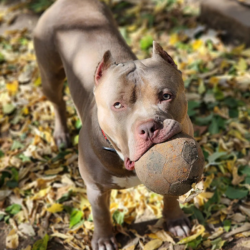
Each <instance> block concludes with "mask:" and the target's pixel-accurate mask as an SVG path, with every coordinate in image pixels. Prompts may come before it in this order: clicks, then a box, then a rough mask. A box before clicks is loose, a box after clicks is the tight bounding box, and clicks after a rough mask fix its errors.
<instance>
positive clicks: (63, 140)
mask: <svg viewBox="0 0 250 250" xmlns="http://www.w3.org/2000/svg"><path fill="white" fill-rule="evenodd" d="M53 137H54V140H55V143H56V145H57V147H58V148H60V149H65V148H68V147H70V146H71V139H70V135H69V133H54V135H53Z"/></svg>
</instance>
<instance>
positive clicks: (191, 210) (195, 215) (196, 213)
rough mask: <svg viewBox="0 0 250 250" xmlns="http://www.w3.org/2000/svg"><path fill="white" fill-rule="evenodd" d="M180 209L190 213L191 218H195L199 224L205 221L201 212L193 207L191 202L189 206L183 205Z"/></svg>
mask: <svg viewBox="0 0 250 250" xmlns="http://www.w3.org/2000/svg"><path fill="white" fill-rule="evenodd" d="M182 209H183V211H184V212H185V214H190V215H191V219H192V220H194V219H197V220H198V221H199V223H200V224H204V223H205V219H204V216H203V214H202V212H201V211H200V210H199V209H198V208H197V207H195V206H194V205H193V204H192V205H189V206H185V207H183V208H182Z"/></svg>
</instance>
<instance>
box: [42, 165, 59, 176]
mask: <svg viewBox="0 0 250 250" xmlns="http://www.w3.org/2000/svg"><path fill="white" fill-rule="evenodd" d="M62 171H63V167H59V168H54V169H49V170H46V171H45V172H44V173H45V174H46V175H55V174H58V173H60V172H62Z"/></svg>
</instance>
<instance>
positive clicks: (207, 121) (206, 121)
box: [195, 113, 214, 125]
mask: <svg viewBox="0 0 250 250" xmlns="http://www.w3.org/2000/svg"><path fill="white" fill-rule="evenodd" d="M213 116H214V114H213V113H211V114H210V115H208V116H205V117H195V124H197V125H208V124H210V123H211V121H212V119H213Z"/></svg>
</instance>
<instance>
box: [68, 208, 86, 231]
mask: <svg viewBox="0 0 250 250" xmlns="http://www.w3.org/2000/svg"><path fill="white" fill-rule="evenodd" d="M82 216H83V212H82V211H79V210H77V209H73V211H72V212H71V214H70V223H69V227H70V228H72V227H73V226H74V225H76V224H77V223H79V222H80V220H81V219H82Z"/></svg>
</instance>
